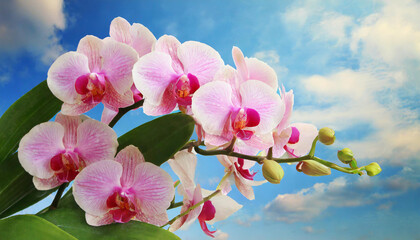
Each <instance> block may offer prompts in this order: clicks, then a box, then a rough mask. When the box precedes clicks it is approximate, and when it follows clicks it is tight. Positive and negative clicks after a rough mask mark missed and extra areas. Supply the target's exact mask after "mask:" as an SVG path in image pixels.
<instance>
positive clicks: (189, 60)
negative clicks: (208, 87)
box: [178, 41, 224, 85]
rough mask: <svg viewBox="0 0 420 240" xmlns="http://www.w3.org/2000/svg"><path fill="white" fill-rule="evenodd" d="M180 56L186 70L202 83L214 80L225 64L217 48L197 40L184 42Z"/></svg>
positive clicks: (180, 48)
mask: <svg viewBox="0 0 420 240" xmlns="http://www.w3.org/2000/svg"><path fill="white" fill-rule="evenodd" d="M178 57H179V59H180V61H181V62H182V64H183V65H184V72H185V73H191V74H193V75H194V76H196V77H197V78H198V81H199V82H200V85H204V84H206V83H208V82H210V81H212V80H213V78H214V75H215V74H216V72H217V71H218V70H219V69H220V68H221V67H222V66H223V64H224V63H223V60H222V58H221V57H220V54H219V53H218V52H217V51H216V50H214V49H213V48H212V47H210V46H208V45H206V44H204V43H201V42H195V41H188V42H184V43H183V44H182V45H181V46H180V47H179V48H178Z"/></svg>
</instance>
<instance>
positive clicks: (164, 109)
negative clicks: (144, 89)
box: [143, 86, 177, 116]
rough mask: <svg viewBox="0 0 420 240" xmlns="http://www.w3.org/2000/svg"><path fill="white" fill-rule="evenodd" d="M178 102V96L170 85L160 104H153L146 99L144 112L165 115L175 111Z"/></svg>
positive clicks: (152, 114) (151, 114) (150, 114)
mask: <svg viewBox="0 0 420 240" xmlns="http://www.w3.org/2000/svg"><path fill="white" fill-rule="evenodd" d="M176 104H177V103H176V97H175V95H174V93H173V91H172V88H171V86H169V87H168V88H167V89H166V90H165V92H164V94H163V96H162V101H161V102H160V104H159V105H153V104H152V103H150V101H148V99H145V100H144V103H143V112H144V113H145V114H146V115H149V116H159V115H164V114H168V113H171V112H172V111H174V110H175V107H176Z"/></svg>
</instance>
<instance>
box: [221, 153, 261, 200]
mask: <svg viewBox="0 0 420 240" xmlns="http://www.w3.org/2000/svg"><path fill="white" fill-rule="evenodd" d="M217 159H219V162H220V163H221V164H222V165H223V166H224V167H225V168H226V170H225V172H226V173H227V174H231V175H230V176H231V177H230V178H227V181H228V183H229V185H230V184H231V182H234V183H235V185H236V187H237V188H238V190H239V192H240V193H242V195H244V197H246V198H248V199H249V200H254V199H255V195H254V190H253V189H252V187H253V186H259V185H261V184H263V183H266V182H267V181H254V176H255V174H257V173H256V172H251V171H250V169H251V167H253V166H254V165H255V162H254V161H249V160H245V159H242V158H236V157H230V156H224V155H218V156H217Z"/></svg>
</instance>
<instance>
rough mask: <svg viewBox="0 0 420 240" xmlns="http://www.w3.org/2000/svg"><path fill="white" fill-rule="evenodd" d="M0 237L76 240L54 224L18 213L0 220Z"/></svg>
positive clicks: (24, 239) (32, 239)
mask: <svg viewBox="0 0 420 240" xmlns="http://www.w3.org/2000/svg"><path fill="white" fill-rule="evenodd" d="M0 239H13V240H20V239H21V240H27V239H31V240H50V239H51V240H56V239H60V240H77V238H75V237H73V236H71V235H70V234H68V233H67V232H65V231H63V230H61V229H60V228H59V227H57V226H56V225H54V224H52V223H50V222H48V221H46V220H45V219H42V218H40V217H38V216H35V215H18V216H13V217H10V218H6V219H3V220H0Z"/></svg>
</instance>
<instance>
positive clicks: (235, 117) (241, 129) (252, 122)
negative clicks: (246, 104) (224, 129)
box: [231, 108, 260, 140]
mask: <svg viewBox="0 0 420 240" xmlns="http://www.w3.org/2000/svg"><path fill="white" fill-rule="evenodd" d="M231 121H232V128H233V130H234V132H235V134H236V135H237V137H239V138H240V139H242V140H249V139H250V138H251V137H252V135H253V134H254V132H253V131H251V130H245V128H249V127H256V126H258V124H259V123H260V115H259V113H258V112H257V111H256V110H254V109H252V108H240V109H238V110H236V111H234V112H233V113H232V115H231Z"/></svg>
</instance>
